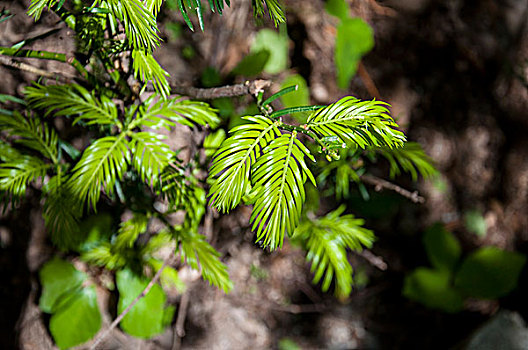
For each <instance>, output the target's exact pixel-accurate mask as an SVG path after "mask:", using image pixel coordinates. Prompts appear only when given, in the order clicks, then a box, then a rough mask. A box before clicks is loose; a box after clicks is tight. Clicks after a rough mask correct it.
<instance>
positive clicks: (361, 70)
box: [358, 61, 381, 100]
mask: <svg viewBox="0 0 528 350" xmlns="http://www.w3.org/2000/svg"><path fill="white" fill-rule="evenodd" d="M358 74H359V77H360V78H361V80H362V81H363V84H364V85H365V87H366V88H367V91H368V93H369V94H370V96H373V97H375V98H377V99H378V100H379V99H381V95H380V92H379V90H378V88H377V87H376V83H374V80H372V78H371V77H370V74H369V72H368V71H367V68H365V65H364V64H363V62H361V61H359V65H358Z"/></svg>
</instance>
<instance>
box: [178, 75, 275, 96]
mask: <svg viewBox="0 0 528 350" xmlns="http://www.w3.org/2000/svg"><path fill="white" fill-rule="evenodd" d="M270 86H271V81H269V80H261V79H259V80H253V81H246V82H245V83H243V84H236V85H227V86H220V87H214V88H208V89H201V88H195V87H192V86H171V92H172V93H174V94H178V95H184V96H188V97H190V98H195V99H199V100H212V99H215V98H220V97H235V96H244V95H253V96H256V95H257V94H258V93H259V92H262V91H264V89H265V88H268V87H270Z"/></svg>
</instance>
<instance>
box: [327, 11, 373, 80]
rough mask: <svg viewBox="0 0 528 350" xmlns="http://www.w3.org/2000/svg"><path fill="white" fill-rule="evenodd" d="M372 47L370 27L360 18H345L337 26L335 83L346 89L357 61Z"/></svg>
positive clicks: (356, 66)
mask: <svg viewBox="0 0 528 350" xmlns="http://www.w3.org/2000/svg"><path fill="white" fill-rule="evenodd" d="M373 47H374V34H373V33H372V28H371V27H370V26H369V25H368V24H367V23H365V22H364V21H363V20H362V19H360V18H351V19H346V20H344V21H343V22H341V24H340V25H339V26H338V27H337V37H336V47H335V65H336V68H337V84H338V85H339V87H340V88H341V89H346V88H347V87H348V84H349V83H350V80H351V79H352V77H353V76H354V75H355V74H356V71H357V68H358V64H359V61H360V60H361V58H362V57H363V56H364V55H365V54H367V53H368V52H369V51H370V50H372V48H373Z"/></svg>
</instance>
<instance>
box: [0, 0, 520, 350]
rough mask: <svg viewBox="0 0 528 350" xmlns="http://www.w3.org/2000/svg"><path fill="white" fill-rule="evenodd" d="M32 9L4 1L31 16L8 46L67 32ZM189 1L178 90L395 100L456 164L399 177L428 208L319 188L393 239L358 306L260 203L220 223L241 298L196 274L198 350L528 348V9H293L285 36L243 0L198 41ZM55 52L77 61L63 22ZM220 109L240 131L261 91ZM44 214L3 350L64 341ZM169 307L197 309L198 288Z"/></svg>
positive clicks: (9, 234)
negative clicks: (271, 228) (287, 89)
mask: <svg viewBox="0 0 528 350" xmlns="http://www.w3.org/2000/svg"><path fill="white" fill-rule="evenodd" d="M27 6H28V1H9V2H6V1H3V2H0V9H1V8H6V9H9V11H10V12H11V13H12V14H15V16H14V17H13V18H12V19H10V20H9V21H6V22H4V23H0V45H4V46H8V45H12V44H13V43H16V42H18V41H20V40H22V39H23V38H24V37H25V36H26V35H29V34H33V35H35V34H36V33H37V31H42V30H43V28H44V29H46V28H48V29H49V28H54V27H56V26H57V18H56V17H54V16H53V15H51V14H44V15H43V17H42V19H41V20H40V21H39V22H38V25H37V24H35V23H33V21H32V20H31V19H30V18H29V17H28V16H26V15H25V9H27ZM176 6H177V4H176V2H175V1H173V0H167V1H166V2H165V5H164V8H163V12H162V13H161V15H160V16H159V25H160V29H161V31H162V38H163V39H164V41H165V43H164V44H163V45H162V46H161V47H160V48H159V49H158V50H157V51H156V52H155V56H156V57H157V59H158V60H159V62H160V63H161V65H162V66H163V67H164V68H165V70H167V71H168V72H169V73H170V75H171V82H172V83H173V84H176V85H187V86H196V87H214V86H223V85H227V84H234V83H239V82H243V81H245V79H250V80H251V79H256V78H262V79H268V80H271V81H272V86H271V88H270V91H271V92H276V91H278V90H279V89H280V88H281V87H284V86H289V85H293V84H298V85H299V91H298V92H297V93H296V94H295V95H292V96H293V97H291V98H290V100H288V99H286V98H285V99H283V100H282V104H283V105H285V106H292V105H299V104H308V103H311V104H327V103H331V102H333V101H336V100H337V99H339V98H340V97H342V96H345V95H354V96H356V97H359V98H364V99H371V98H376V99H381V100H383V101H387V102H388V103H390V104H391V105H392V108H391V111H392V115H393V117H394V118H395V119H396V120H397V122H398V124H399V125H400V126H401V128H402V129H403V130H404V131H405V132H406V134H407V135H408V139H409V140H411V141H415V142H418V143H420V144H421V145H422V147H423V148H424V150H425V152H426V153H427V154H428V155H429V156H430V157H431V158H432V159H433V161H434V163H435V165H436V167H437V169H438V171H439V174H438V175H437V176H435V177H433V178H430V179H428V180H426V181H424V180H423V179H419V180H418V181H417V182H412V181H411V179H409V178H408V177H405V176H401V177H396V178H395V179H394V180H391V181H393V182H394V183H397V184H398V185H399V186H402V187H403V188H407V189H410V190H411V191H414V190H417V191H418V192H419V193H420V195H421V196H423V197H424V198H425V202H424V203H414V202H413V201H411V200H409V199H408V198H405V197H403V196H400V195H398V194H397V193H394V192H392V191H387V190H383V191H377V188H376V187H375V186H368V185H367V187H366V189H367V191H368V194H369V195H368V200H365V196H364V194H363V195H362V193H361V191H360V190H359V189H358V188H357V186H355V185H354V183H353V182H352V183H351V184H350V195H349V196H348V197H347V198H343V199H341V202H339V203H336V201H335V198H334V197H333V196H326V195H325V194H324V193H320V194H319V197H320V205H321V207H320V208H319V212H321V213H322V214H325V213H326V212H328V211H330V210H332V209H335V208H337V207H338V206H339V205H340V204H345V205H346V206H347V210H348V211H349V212H351V213H353V214H354V215H356V216H358V217H361V218H364V219H365V220H366V223H365V227H368V228H370V229H372V230H373V231H374V232H375V234H376V236H377V241H376V243H375V244H374V247H373V249H372V250H371V251H370V252H365V253H363V254H351V255H350V261H351V263H352V266H353V267H354V277H355V281H356V285H355V288H354V291H353V292H352V294H351V295H350V297H349V298H348V299H346V300H338V299H336V298H335V297H334V296H333V295H332V294H331V293H330V292H329V293H323V292H321V290H320V286H318V285H313V284H312V283H311V280H312V275H311V274H310V268H309V265H308V264H307V263H306V261H305V255H304V253H303V251H302V250H301V249H299V248H298V247H296V246H295V245H292V244H289V243H286V244H285V246H284V247H283V249H282V250H281V251H277V252H274V253H268V252H265V251H263V250H261V249H259V248H258V247H257V246H256V245H255V244H254V243H253V242H254V236H253V234H252V233H251V231H250V228H249V227H248V218H249V215H250V210H249V209H248V208H246V207H240V208H238V209H236V211H234V212H232V213H231V214H229V215H225V216H221V215H217V214H215V213H210V215H209V214H208V215H206V219H205V220H206V221H207V222H205V223H204V225H209V230H210V232H211V236H210V237H209V238H210V239H211V242H212V244H213V245H214V246H215V247H216V248H217V249H219V250H220V251H221V252H222V253H223V254H224V256H225V259H224V261H225V262H226V264H227V265H228V267H229V272H230V276H231V278H232V280H233V283H234V289H233V291H232V292H231V293H230V294H229V295H225V294H224V293H223V292H221V291H219V290H217V289H215V288H213V287H210V286H208V284H207V283H205V282H203V281H201V280H200V279H197V278H196V276H195V275H194V274H193V273H192V272H191V271H180V273H181V274H182V279H184V280H185V282H187V284H188V290H187V292H186V293H187V295H186V296H185V298H188V299H187V301H188V309H187V315H186V316H187V317H186V323H185V336H184V337H183V338H182V339H181V344H180V346H181V348H188V349H249V348H254V349H266V348H278V349H282V350H289V349H415V348H416V349H446V348H456V349H488V348H489V349H497V348H499V347H497V346H496V344H501V346H500V348H501V349H526V348H528V330H527V329H526V327H525V320H526V319H528V307H527V305H528V303H526V302H525V301H524V299H525V296H526V293H527V291H528V279H527V277H528V276H527V274H528V271H527V269H526V268H525V261H526V253H527V252H528V215H527V210H528V139H527V138H526V133H527V131H528V29H527V18H528V1H527V0H503V1H492V0H481V1H478V0H449V1H447V0H442V1H440V0H387V1H375V0H349V1H344V0H343V1H338V0H329V1H326V2H325V1H319V0H302V1H301V0H285V1H284V8H285V12H286V18H287V23H286V24H285V25H281V26H279V27H278V28H275V27H274V26H273V22H272V21H271V20H269V19H268V18H264V19H263V20H260V21H256V20H255V19H254V18H253V14H252V11H253V10H252V7H251V3H250V2H249V0H233V1H232V4H231V7H230V8H227V9H226V10H225V11H224V13H223V15H222V16H217V15H215V14H210V13H207V15H205V16H204V23H205V31H204V32H201V31H200V30H196V31H195V32H191V31H190V30H189V29H188V28H187V26H186V25H185V23H184V22H183V20H182V18H181V14H180V12H179V11H178V10H177V7H176ZM338 37H339V38H340V39H339V40H336V38H338ZM38 45H40V47H35V48H42V49H46V50H49V51H58V52H73V51H75V42H74V39H73V38H72V36H71V33H69V32H68V30H67V29H66V28H62V27H59V30H58V31H57V33H56V34H54V35H53V36H50V37H48V38H46V39H45V40H42V41H39V42H38ZM0 63H1V62H0ZM34 63H35V65H37V66H39V67H40V68H43V69H47V70H51V71H54V70H57V69H60V70H62V71H65V72H68V69H69V67H63V66H61V65H60V64H59V63H48V62H34ZM337 66H339V67H340V68H339V69H338V68H336V67H337ZM70 74H73V71H72V72H70ZM34 79H35V76H34V75H32V74H31V73H29V72H24V71H20V70H16V69H13V68H10V67H6V66H4V65H1V64H0V81H1V82H2V83H1V84H0V93H2V94H15V95H20V92H21V90H22V88H23V87H24V86H26V85H27V84H28V83H29V82H30V81H31V80H34ZM211 103H212V105H213V106H214V107H215V108H217V109H218V110H219V113H220V115H221V116H222V118H223V119H224V121H225V123H224V124H225V126H226V128H230V127H231V126H234V125H237V124H238V123H239V122H240V117H241V116H243V115H246V114H249V113H254V112H255V111H256V110H257V109H256V105H255V103H254V101H253V100H252V98H251V97H250V96H246V97H240V98H234V99H217V100H214V101H212V102H211ZM193 137H196V138H197V139H199V137H202V139H203V135H199V136H195V135H194V134H189V135H186V134H184V135H179V136H178V139H177V140H176V142H177V145H178V146H179V147H181V146H182V145H185V144H189V143H193V142H195V140H193ZM388 169H389V167H388V165H387V164H385V163H383V162H380V163H379V164H377V166H376V167H375V168H374V169H372V172H373V173H375V174H376V175H378V176H380V177H387V174H388ZM38 205H39V204H38V197H35V198H34V199H32V198H31V197H30V198H29V199H28V200H27V201H25V202H23V203H22V204H21V206H20V207H19V208H18V209H17V210H16V211H12V212H7V213H1V214H0V279H1V280H0V344H1V346H0V347H2V348H6V349H8V348H14V347H21V348H26V349H46V348H52V347H53V345H52V341H51V338H50V335H49V331H48V330H47V322H48V321H49V318H48V319H47V318H46V317H47V316H45V315H44V314H43V313H42V312H41V311H40V310H39V308H38V306H37V304H38V298H39V293H40V287H39V282H38V270H39V268H40V267H41V266H42V264H43V263H44V262H45V261H47V260H49V259H50V258H51V257H52V256H53V254H54V252H55V248H54V247H53V246H52V245H51V243H50V242H49V239H48V238H47V237H46V233H45V231H44V226H43V221H42V213H41V211H40V210H39V209H38ZM307 205H310V204H309V203H308V204H307ZM211 225H212V226H211ZM211 227H212V228H211ZM106 297H107V299H108V298H109V299H110V300H111V299H112V297H111V295H107V296H106ZM169 299H170V300H172V302H174V304H175V305H180V302H181V299H182V295H181V294H178V293H175V294H174V295H169ZM109 317H110V316H109ZM112 317H115V315H112ZM171 339H172V330H171V329H168V330H167V331H166V332H164V333H163V334H161V335H159V336H157V337H155V338H153V339H150V340H140V339H136V338H133V337H131V336H128V335H125V334H124V333H121V332H120V331H119V330H115V332H114V333H113V336H112V337H111V339H109V340H108V342H107V343H106V344H105V346H106V347H108V348H123V349H128V348H141V349H157V348H160V349H170V348H171V346H172V340H171ZM495 341H497V343H495ZM486 344H487V345H486ZM486 346H487V347H486Z"/></svg>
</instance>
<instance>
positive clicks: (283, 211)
mask: <svg viewBox="0 0 528 350" xmlns="http://www.w3.org/2000/svg"><path fill="white" fill-rule="evenodd" d="M296 136H297V135H296V132H293V133H291V134H284V135H282V136H281V137H279V138H276V139H275V140H273V141H272V142H271V143H270V144H269V145H268V146H266V149H265V151H264V154H262V155H261V156H260V157H259V158H258V159H257V161H256V162H255V164H254V165H253V166H252V170H251V173H252V174H251V184H252V185H253V191H254V192H255V193H256V200H255V203H254V205H253V211H252V213H251V218H250V221H251V223H252V230H256V233H257V240H258V241H261V243H262V245H263V246H268V247H269V248H270V250H274V249H276V248H277V247H282V242H283V239H284V235H285V234H286V233H287V234H288V235H292V234H293V232H294V231H295V228H296V227H297V225H298V223H299V218H300V216H301V211H302V206H303V204H304V200H305V193H304V183H305V182H306V180H307V178H309V179H310V181H311V182H312V183H313V184H314V186H315V185H316V184H315V179H314V178H313V175H312V173H311V172H310V170H309V169H308V167H307V166H306V163H305V162H304V157H305V156H307V157H309V158H310V159H311V160H313V161H314V158H313V156H312V155H311V154H310V152H309V151H308V149H307V148H306V147H305V146H304V145H303V144H302V143H301V142H300V141H299V140H297V138H296Z"/></svg>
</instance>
